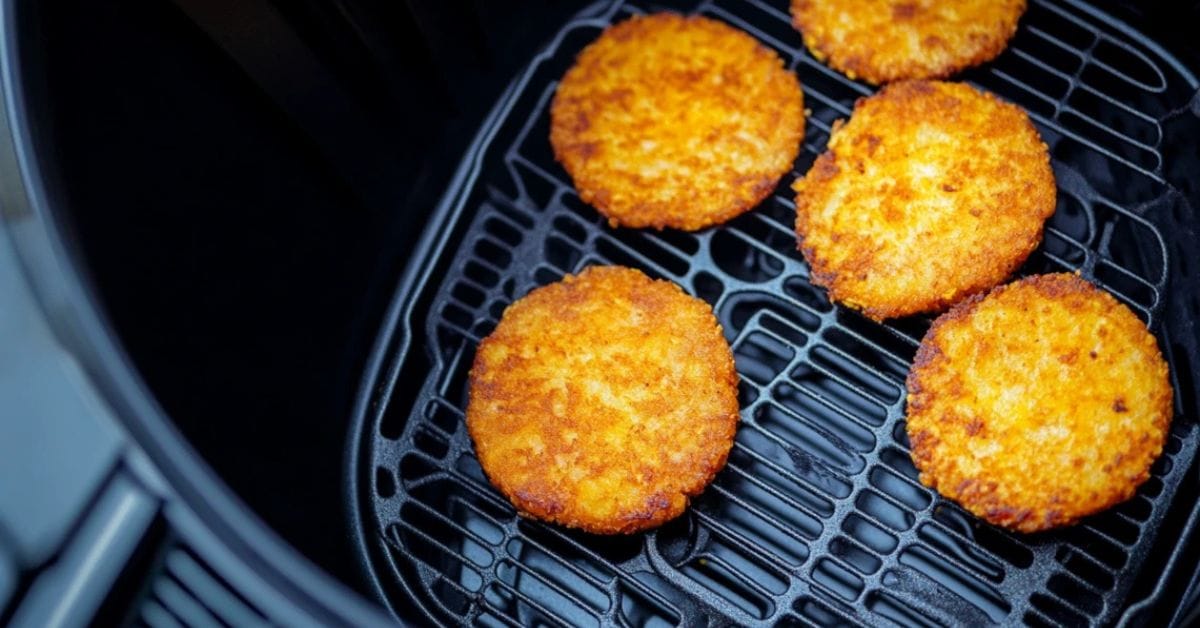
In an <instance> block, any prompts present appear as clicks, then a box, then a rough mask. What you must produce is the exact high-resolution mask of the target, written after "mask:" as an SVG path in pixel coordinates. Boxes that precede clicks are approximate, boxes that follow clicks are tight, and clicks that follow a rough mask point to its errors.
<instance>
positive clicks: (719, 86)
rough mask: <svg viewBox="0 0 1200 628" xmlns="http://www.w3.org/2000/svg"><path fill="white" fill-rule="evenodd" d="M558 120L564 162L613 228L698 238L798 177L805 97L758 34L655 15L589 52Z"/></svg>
mask: <svg viewBox="0 0 1200 628" xmlns="http://www.w3.org/2000/svg"><path fill="white" fill-rule="evenodd" d="M550 120H551V127H550V142H551V144H552V145H553V147H554V155H555V157H556V158H557V159H558V161H559V162H560V163H562V165H563V167H564V168H565V169H566V171H567V173H569V174H570V175H571V179H572V180H573V181H574V184H575V187H576V188H577V189H578V190H579V196H580V198H582V199H583V200H584V201H586V202H587V203H589V204H591V205H593V206H595V207H596V209H597V210H599V211H600V213H601V214H603V215H604V216H606V217H607V218H608V221H609V224H611V225H612V226H614V227H615V226H618V225H620V226H626V227H656V228H660V229H661V228H663V227H673V228H676V229H685V230H689V231H694V230H696V229H701V228H704V227H707V226H710V225H714V224H718V223H721V222H725V221H726V220H729V219H730V218H733V217H734V216H737V215H738V214H741V213H743V212H745V211H747V210H749V209H750V208H752V207H754V206H755V205H757V204H758V203H759V201H761V200H762V199H764V198H766V196H767V195H768V194H770V193H771V192H772V191H773V190H774V189H775V186H776V185H777V184H778V183H779V179H780V178H781V177H782V176H783V175H784V174H786V173H787V172H788V171H789V170H791V168H792V163H793V162H794V161H795V159H796V155H797V154H798V153H799V151H800V140H801V138H802V137H803V134H804V97H803V93H802V92H801V90H800V82H799V81H798V80H797V79H796V75H795V74H793V73H792V72H790V71H789V70H788V69H787V68H785V67H784V65H783V59H781V58H780V57H779V55H778V54H776V53H775V51H773V50H771V49H770V48H767V47H766V46H764V45H763V44H761V43H759V42H758V41H757V40H756V39H754V38H753V37H751V36H750V35H748V34H746V33H744V32H742V31H740V30H737V29H735V28H733V27H731V26H728V25H726V24H724V23H722V22H718V21H716V20H712V19H708V18H704V17H698V16H692V17H683V16H680V15H676V14H673V13H658V14H653V15H648V16H635V17H633V18H630V19H629V20H626V21H624V22H621V23H619V24H616V25H613V26H612V27H610V28H608V29H607V30H605V31H604V33H603V34H602V35H601V36H600V38H599V39H597V40H596V41H595V42H593V43H592V44H591V45H589V46H588V47H587V48H585V49H584V50H583V52H582V53H580V54H579V57H578V59H577V60H576V62H575V65H574V66H572V67H571V69H570V70H568V71H567V73H566V76H564V77H563V80H562V83H560V84H559V86H558V90H557V91H556V92H555V94H554V102H553V103H552V105H551V109H550Z"/></svg>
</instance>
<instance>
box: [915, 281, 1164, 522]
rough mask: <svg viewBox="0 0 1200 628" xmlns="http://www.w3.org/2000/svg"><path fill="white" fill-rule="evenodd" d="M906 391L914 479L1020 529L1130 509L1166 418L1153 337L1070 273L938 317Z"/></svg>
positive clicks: (1011, 287) (1010, 288) (1007, 289)
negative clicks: (1125, 505)
mask: <svg viewBox="0 0 1200 628" xmlns="http://www.w3.org/2000/svg"><path fill="white" fill-rule="evenodd" d="M908 391H909V393H908V437H909V439H910V440H911V442H912V456H913V462H915V463H916V466H917V468H918V469H919V470H920V471H921V481H922V482H924V483H925V484H927V485H929V486H931V487H933V488H935V489H937V491H938V492H939V493H941V494H942V495H944V496H946V497H948V498H950V499H953V500H954V501H956V502H958V503H960V504H962V505H963V507H965V508H966V509H967V510H969V511H971V512H973V513H975V514H976V515H978V516H980V517H982V518H984V519H986V520H987V521H989V522H991V523H994V524H996V525H1000V526H1005V527H1008V528H1012V529H1015V530H1020V531H1022V532H1034V531H1038V530H1045V529H1048V528H1053V527H1057V526H1062V525H1067V524H1070V523H1073V522H1075V521H1076V520H1077V519H1079V518H1080V517H1083V516H1085V515H1088V514H1091V513H1094V512H1097V511H1099V510H1102V509H1104V508H1107V507H1109V506H1112V505H1113V504H1116V503H1118V502H1122V501H1124V500H1126V499H1129V498H1130V497H1131V496H1132V495H1133V493H1134V490H1135V489H1136V488H1137V487H1138V485H1140V484H1141V483H1142V482H1144V481H1145V480H1146V478H1148V477H1149V469H1150V464H1151V463H1152V462H1154V460H1155V459H1156V458H1157V457H1158V455H1159V454H1160V453H1161V452H1162V447H1163V442H1164V439H1165V438H1166V433H1167V428H1168V424H1169V423H1170V421H1171V411H1172V401H1171V399H1172V391H1171V384H1170V381H1169V380H1168V374H1167V365H1166V363H1165V362H1164V361H1163V358H1162V354H1161V353H1159V349H1158V344H1157V343H1156V342H1155V340H1154V336H1152V335H1151V334H1150V332H1149V331H1147V330H1146V326H1145V325H1144V324H1143V323H1142V321H1141V320H1139V319H1138V318H1137V316H1135V315H1134V314H1133V312H1131V311H1130V310H1129V308H1127V307H1125V306H1124V305H1122V304H1120V303H1118V302H1117V300H1116V299H1114V298H1113V297H1112V296H1111V295H1109V294H1108V293H1107V292H1104V291H1102V290H1100V289H1098V288H1096V287H1094V286H1092V285H1091V284H1090V283H1088V282H1087V281H1084V280H1083V279H1080V278H1079V277H1078V276H1076V275H1072V274H1055V275H1041V276H1035V277H1029V278H1027V279H1023V280H1021V281H1018V282H1015V283H1012V284H1008V285H1006V286H1002V287H1000V288H997V289H995V290H993V291H992V292H991V293H990V294H989V295H987V297H974V298H972V299H969V300H967V301H965V302H963V303H961V304H959V305H957V306H956V307H954V309H952V310H950V311H949V312H948V313H946V314H944V315H942V316H941V317H940V318H938V319H937V321H936V322H935V323H934V325H933V327H932V328H931V329H930V330H929V333H928V334H926V335H925V339H924V340H923V341H922V342H921V347H920V349H919V350H918V351H917V357H916V361H915V362H914V364H913V368H912V371H911V372H910V373H909V376H908Z"/></svg>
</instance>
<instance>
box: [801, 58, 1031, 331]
mask: <svg viewBox="0 0 1200 628" xmlns="http://www.w3.org/2000/svg"><path fill="white" fill-rule="evenodd" d="M793 188H794V189H795V190H796V233H797V235H798V236H799V239H800V249H801V250H802V251H803V252H804V258H805V259H806V260H808V263H809V265H810V266H811V267H812V280H813V282H814V283H816V284H818V285H822V286H825V287H827V288H829V294H830V297H831V298H833V299H834V300H836V301H839V302H841V303H843V304H845V305H848V306H850V307H853V308H856V309H861V310H863V311H864V312H865V313H866V315H867V316H870V317H871V318H874V319H876V320H882V319H885V318H893V317H897V316H905V315H908V314H915V313H917V312H929V311H937V310H941V309H943V308H945V307H946V306H948V305H950V304H953V303H955V302H956V301H958V300H959V299H961V298H962V297H964V296H967V295H970V294H973V293H976V292H979V291H981V290H986V289H987V288H990V287H992V286H994V285H996V284H997V283H999V282H1001V281H1003V280H1004V279H1005V278H1006V277H1007V276H1008V275H1009V274H1010V273H1012V271H1014V270H1016V268H1017V266H1019V265H1020V264H1021V262H1023V261H1024V260H1025V258H1026V257H1028V255H1029V253H1030V252H1031V251H1032V250H1033V249H1034V247H1036V246H1037V245H1038V242H1040V241H1041V239H1042V225H1043V223H1044V222H1045V221H1046V218H1047V217H1049V216H1050V214H1052V213H1053V212H1054V205H1055V189H1054V172H1053V171H1052V170H1051V169H1050V156H1049V153H1048V151H1047V149H1046V145H1045V144H1044V143H1043V142H1042V140H1041V138H1040V137H1039V136H1038V133H1037V130H1036V129H1034V128H1033V125H1032V124H1030V122H1029V118H1028V117H1027V116H1026V115H1025V112H1024V111H1023V110H1021V109H1020V108H1019V107H1017V106H1015V105H1011V104H1008V103H1005V102H1002V101H1000V100H999V99H997V98H996V97H995V96H992V95H991V94H987V93H981V92H979V91H976V90H975V89H974V88H972V87H970V86H968V85H965V84H962V83H944V82H941V81H906V82H901V83H893V84H891V85H888V86H887V87H884V88H883V89H882V90H881V91H880V92H879V93H877V94H875V95H874V96H871V97H870V98H865V99H860V100H859V101H858V103H857V104H856V105H855V107H854V113H853V114H852V115H851V116H850V121H849V122H848V123H846V124H845V125H841V124H835V125H834V129H833V134H832V136H831V137H830V138H829V148H828V150H827V151H826V152H825V154H823V155H821V156H820V157H819V158H817V160H816V162H815V163H814V164H813V166H812V169H810V170H809V171H808V174H807V175H805V176H804V178H803V179H799V180H797V181H796V183H795V184H794V185H793Z"/></svg>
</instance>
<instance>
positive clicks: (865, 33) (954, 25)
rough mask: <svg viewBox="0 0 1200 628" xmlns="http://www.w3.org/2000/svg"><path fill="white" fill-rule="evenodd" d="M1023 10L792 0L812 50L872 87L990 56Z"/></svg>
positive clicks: (1011, 3)
mask: <svg viewBox="0 0 1200 628" xmlns="http://www.w3.org/2000/svg"><path fill="white" fill-rule="evenodd" d="M1024 12H1025V0H953V1H950V2H947V1H945V0H792V24H793V25H794V26H795V27H796V28H797V29H799V30H800V32H801V34H803V35H804V45H805V46H808V49H809V50H810V51H812V53H813V56H814V57H816V58H817V59H820V60H821V61H824V62H826V63H828V64H829V65H830V66H832V67H833V68H834V69H835V70H838V71H839V72H843V73H845V74H846V75H847V76H849V77H850V78H851V79H857V78H862V79H863V80H866V81H867V82H870V83H874V84H877V85H878V84H880V83H886V82H889V81H896V80H900V79H914V78H942V77H946V76H950V75H951V74H953V73H955V72H958V71H959V70H962V69H964V68H968V67H971V66H973V65H978V64H980V63H983V62H985V61H989V60H991V59H993V58H995V57H996V55H998V54H1000V52H1001V51H1003V50H1004V47H1005V46H1006V45H1008V40H1009V39H1012V36H1013V33H1015V32H1016V31H1017V20H1018V19H1020V17H1021V14H1022V13H1024Z"/></svg>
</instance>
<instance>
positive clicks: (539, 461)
mask: <svg viewBox="0 0 1200 628" xmlns="http://www.w3.org/2000/svg"><path fill="white" fill-rule="evenodd" d="M737 382H738V378H737V372H736V371H735V370H734V365H733V353H732V351H730V349H729V344H728V343H727V342H726V341H725V337H724V335H723V333H722V331H721V326H720V324H718V323H717V319H716V317H715V316H713V313H712V309H711V308H710V307H709V305H708V304H707V303H705V302H704V301H701V300H700V299H697V298H694V297H691V296H689V295H687V294H685V293H684V292H683V291H682V290H681V289H680V288H679V286H676V285H675V284H673V283H671V282H669V281H654V280H651V279H650V278H649V277H647V276H646V275H644V274H642V273H641V272H639V271H637V270H633V269H631V268H623V267H619V266H593V267H590V268H588V269H586V270H584V271H583V272H582V273H580V274H579V275H578V276H570V275H568V276H567V277H566V278H564V279H563V280H562V281H561V282H558V283H554V284H550V285H548V286H544V287H542V288H538V289H536V290H534V291H532V292H530V293H529V294H528V295H526V296H525V297H524V298H522V299H519V300H517V301H516V302H515V303H513V304H512V305H510V306H509V307H508V309H507V310H505V312H504V316H503V317H502V318H501V320H500V324H499V325H498V326H497V327H496V330H495V331H494V332H492V334H491V335H490V336H488V337H487V338H486V339H484V341H483V342H482V343H481V344H480V346H479V350H478V352H477V353H476V355H475V363H474V366H473V367H472V369H471V381H470V383H471V388H470V403H469V405H468V407H467V428H468V430H469V431H470V434H471V438H472V439H473V440H474V442H475V452H476V453H477V454H478V456H479V462H480V464H481V465H482V467H483V470H484V472H485V473H487V476H488V478H489V479H490V480H491V481H492V483H493V484H494V485H495V486H496V487H497V488H498V489H500V492H502V493H503V494H504V495H505V496H506V497H508V499H509V500H510V501H512V503H513V505H515V506H516V507H517V509H518V510H519V511H520V512H521V513H523V514H525V515H528V516H531V517H536V518H538V519H543V520H546V521H552V522H555V523H559V524H562V525H565V526H568V527H572V528H581V529H583V530H586V531H588V532H593V533H598V534H615V533H632V532H637V531H639V530H645V529H647V528H652V527H655V526H658V525H660V524H662V523H663V522H665V521H668V520H670V519H673V518H675V517H677V516H679V515H680V514H681V513H682V512H683V511H684V509H685V508H686V507H687V504H688V498H689V497H691V496H694V495H697V494H699V493H700V492H701V491H702V490H703V489H704V487H705V486H706V485H708V483H709V481H711V480H712V478H713V476H715V475H716V473H717V471H719V470H720V469H721V468H722V467H723V466H725V459H726V457H727V456H728V455H729V450H730V448H731V447H733V435H734V430H735V428H736V427H737V421H738V401H737Z"/></svg>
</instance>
